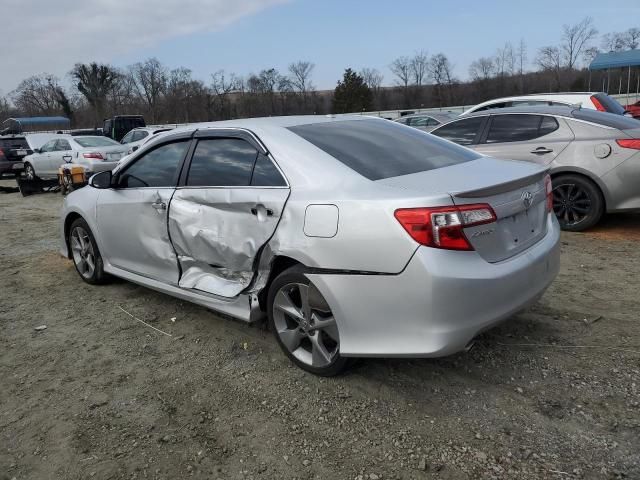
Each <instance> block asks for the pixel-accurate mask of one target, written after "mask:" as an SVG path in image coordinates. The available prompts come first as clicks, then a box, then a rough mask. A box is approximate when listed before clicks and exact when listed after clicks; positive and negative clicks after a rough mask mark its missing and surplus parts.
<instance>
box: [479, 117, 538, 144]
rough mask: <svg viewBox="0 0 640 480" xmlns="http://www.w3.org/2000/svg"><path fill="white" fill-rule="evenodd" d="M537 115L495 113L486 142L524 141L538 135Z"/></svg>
mask: <svg viewBox="0 0 640 480" xmlns="http://www.w3.org/2000/svg"><path fill="white" fill-rule="evenodd" d="M540 120H541V117H540V116H539V115H495V116H493V117H491V126H490V127H489V133H488V135H487V140H486V143H505V142H526V141H527V140H532V139H534V138H536V137H537V136H538V127H539V126H540Z"/></svg>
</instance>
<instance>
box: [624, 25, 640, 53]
mask: <svg viewBox="0 0 640 480" xmlns="http://www.w3.org/2000/svg"><path fill="white" fill-rule="evenodd" d="M625 39H626V45H627V48H628V49H629V50H635V49H636V48H638V46H640V28H635V27H634V28H630V29H629V30H627V31H626V32H625Z"/></svg>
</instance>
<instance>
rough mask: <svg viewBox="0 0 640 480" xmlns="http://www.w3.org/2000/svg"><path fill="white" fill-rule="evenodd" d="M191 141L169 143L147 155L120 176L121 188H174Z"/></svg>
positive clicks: (119, 184) (119, 183)
mask: <svg viewBox="0 0 640 480" xmlns="http://www.w3.org/2000/svg"><path fill="white" fill-rule="evenodd" d="M188 148H189V140H183V141H180V142H174V143H167V144H164V145H161V146H159V147H158V148H155V149H153V150H151V151H150V152H147V153H145V154H144V155H143V156H142V157H140V158H139V159H137V160H136V161H135V163H133V164H132V165H130V166H128V167H127V168H126V169H125V170H124V171H123V172H122V173H121V174H120V175H119V176H118V186H119V187H120V188H141V187H173V186H175V185H176V181H177V176H178V167H179V165H180V162H181V161H182V159H183V158H184V156H185V154H186V153H187V149H188Z"/></svg>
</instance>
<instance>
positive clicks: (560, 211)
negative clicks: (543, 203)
mask: <svg viewBox="0 0 640 480" xmlns="http://www.w3.org/2000/svg"><path fill="white" fill-rule="evenodd" d="M591 205H592V199H591V197H590V196H589V193H588V192H587V191H586V190H585V189H583V188H581V187H580V186H579V185H576V184H574V183H564V184H560V185H556V186H554V189H553V211H554V213H555V214H556V217H558V220H559V221H560V222H561V223H563V224H564V225H568V226H570V225H577V224H578V223H580V222H582V221H583V220H584V219H585V218H586V217H587V216H588V215H589V213H590V212H591Z"/></svg>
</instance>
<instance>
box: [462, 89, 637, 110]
mask: <svg viewBox="0 0 640 480" xmlns="http://www.w3.org/2000/svg"><path fill="white" fill-rule="evenodd" d="M545 105H551V106H567V105H569V106H571V105H579V106H581V107H582V108H588V109H591V110H600V111H601V112H609V113H615V114H617V115H624V114H625V113H626V112H625V109H624V107H623V106H622V105H620V104H619V103H618V102H617V100H616V99H615V98H613V97H610V96H609V95H607V94H606V93H602V92H568V93H535V94H532V95H522V96H520V97H504V98H496V99H493V100H489V101H487V102H483V103H479V104H478V105H476V106H475V107H471V108H470V109H469V110H467V111H466V112H464V113H462V115H468V114H470V113H473V112H479V111H481V110H490V109H494V108H506V107H526V106H538V107H540V106H545Z"/></svg>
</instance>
